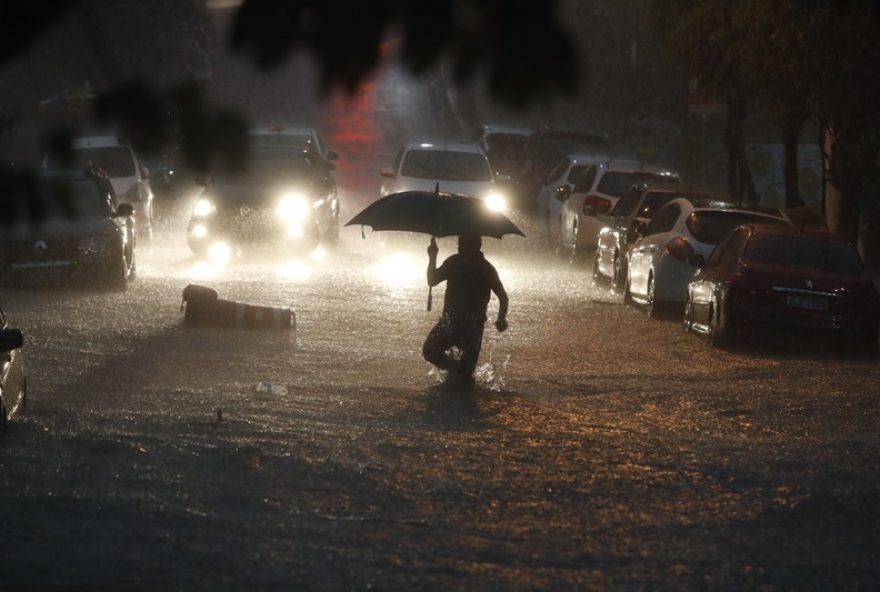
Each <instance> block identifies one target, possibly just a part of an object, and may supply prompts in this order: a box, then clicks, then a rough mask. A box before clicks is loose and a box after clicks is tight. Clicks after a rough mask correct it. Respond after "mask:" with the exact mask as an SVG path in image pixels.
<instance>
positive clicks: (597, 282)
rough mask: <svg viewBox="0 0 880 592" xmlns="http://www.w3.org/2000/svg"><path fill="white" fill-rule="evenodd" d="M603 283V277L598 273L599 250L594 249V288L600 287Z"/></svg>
mask: <svg viewBox="0 0 880 592" xmlns="http://www.w3.org/2000/svg"><path fill="white" fill-rule="evenodd" d="M604 284H605V278H603V277H602V274H601V273H599V251H598V250H597V251H596V256H595V257H593V286H594V287H596V288H601V287H603V286H604Z"/></svg>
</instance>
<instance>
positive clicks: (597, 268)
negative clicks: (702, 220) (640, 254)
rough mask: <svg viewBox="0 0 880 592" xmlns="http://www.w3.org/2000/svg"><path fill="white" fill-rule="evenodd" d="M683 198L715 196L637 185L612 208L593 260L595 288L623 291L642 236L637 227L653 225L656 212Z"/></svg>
mask: <svg viewBox="0 0 880 592" xmlns="http://www.w3.org/2000/svg"><path fill="white" fill-rule="evenodd" d="M680 197H683V198H687V199H691V200H694V199H711V196H709V195H707V194H704V193H696V192H691V191H683V190H681V189H675V188H669V187H662V186H661V187H657V186H656V185H655V184H654V183H652V184H650V185H649V184H647V183H639V184H637V185H633V186H632V187H631V188H630V190H629V191H627V192H626V194H625V195H624V196H623V197H621V198H620V201H618V202H617V203H616V204H615V205H614V207H613V208H611V212H609V217H608V220H607V221H606V222H605V225H604V226H603V227H602V229H601V230H600V231H599V236H598V238H597V247H596V256H595V258H594V260H593V283H594V284H595V285H600V284H610V286H611V288H612V289H613V290H615V291H619V290H623V284H624V280H625V279H626V269H627V261H628V259H629V249H630V247H631V246H632V244H633V242H635V240H636V238H637V237H638V234H636V227H638V225H639V224H642V223H647V222H649V221H650V220H651V218H652V217H653V216H654V212H656V211H657V210H659V209H660V208H661V207H663V206H665V205H666V204H667V203H669V202H670V201H672V200H673V199H677V198H680Z"/></svg>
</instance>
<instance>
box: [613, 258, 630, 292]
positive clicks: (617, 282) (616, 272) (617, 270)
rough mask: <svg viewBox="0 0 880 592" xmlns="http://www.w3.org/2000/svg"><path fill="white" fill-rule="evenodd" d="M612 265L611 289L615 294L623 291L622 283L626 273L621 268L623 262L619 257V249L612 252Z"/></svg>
mask: <svg viewBox="0 0 880 592" xmlns="http://www.w3.org/2000/svg"><path fill="white" fill-rule="evenodd" d="M613 265H614V267H613V268H612V269H613V272H612V276H611V289H612V290H614V292H616V293H617V294H620V293H621V292H622V291H623V284H624V282H625V281H626V273H625V272H624V270H623V263H621V259H620V251H615V252H614V263H613Z"/></svg>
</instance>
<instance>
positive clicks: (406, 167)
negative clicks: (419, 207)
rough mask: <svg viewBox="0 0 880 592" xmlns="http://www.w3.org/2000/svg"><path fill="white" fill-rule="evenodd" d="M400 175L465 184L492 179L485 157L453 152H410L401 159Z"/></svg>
mask: <svg viewBox="0 0 880 592" xmlns="http://www.w3.org/2000/svg"><path fill="white" fill-rule="evenodd" d="M400 174H401V175H403V176H404V177H415V178H417V179H440V180H446V181H467V182H487V181H490V180H491V178H492V177H491V174H490V173H489V163H488V162H487V160H486V157H485V156H483V155H482V154H481V153H477V152H458V151H455V150H410V151H409V152H407V154H406V156H405V157H404V159H403V169H402V170H401V173H400Z"/></svg>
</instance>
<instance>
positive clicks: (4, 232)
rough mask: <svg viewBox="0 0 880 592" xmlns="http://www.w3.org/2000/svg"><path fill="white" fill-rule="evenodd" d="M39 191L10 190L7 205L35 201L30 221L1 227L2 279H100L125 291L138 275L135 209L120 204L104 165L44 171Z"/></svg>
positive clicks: (36, 188) (37, 181) (54, 281)
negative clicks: (36, 216) (37, 209)
mask: <svg viewBox="0 0 880 592" xmlns="http://www.w3.org/2000/svg"><path fill="white" fill-rule="evenodd" d="M34 191H35V195H29V194H24V193H23V192H13V193H7V194H6V195H5V196H4V197H5V198H6V200H7V204H11V203H13V202H18V204H19V206H18V207H24V206H22V205H21V204H24V203H26V202H27V201H30V202H31V203H34V200H36V201H37V202H38V203H40V204H41V209H42V213H43V215H42V216H41V219H40V220H38V221H36V222H35V223H34V224H32V225H27V226H23V225H17V226H14V227H0V278H2V280H3V281H4V282H6V283H9V284H15V283H18V284H22V283H24V284H28V283H34V282H36V283H48V284H61V283H67V282H74V281H81V282H98V283H100V284H102V285H106V286H109V287H111V288H113V289H120V290H124V289H125V288H126V286H127V285H128V283H129V282H130V281H132V280H133V279H134V277H135V275H136V273H137V263H136V259H135V254H136V249H135V247H136V241H137V234H136V232H135V228H136V226H135V220H134V209H133V208H132V206H131V204H129V203H119V202H118V201H117V199H116V194H115V193H114V191H113V185H112V183H111V181H110V179H109V178H108V177H107V176H106V175H105V174H104V173H103V172H102V170H100V169H83V170H81V171H54V172H53V171H44V172H41V173H40V174H39V175H38V176H37V177H36V179H35V181H34Z"/></svg>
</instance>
